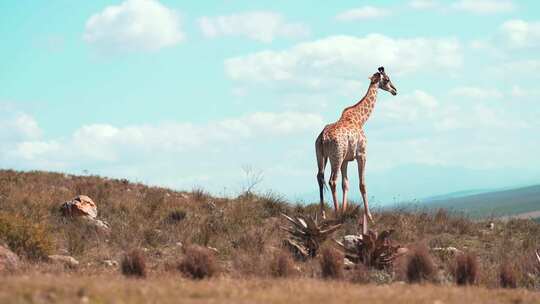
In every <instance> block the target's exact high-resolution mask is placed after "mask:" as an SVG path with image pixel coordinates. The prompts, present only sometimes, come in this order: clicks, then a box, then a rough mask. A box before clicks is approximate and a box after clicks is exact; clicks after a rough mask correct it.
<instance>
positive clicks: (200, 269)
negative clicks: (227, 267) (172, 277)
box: [178, 246, 217, 280]
mask: <svg viewBox="0 0 540 304" xmlns="http://www.w3.org/2000/svg"><path fill="white" fill-rule="evenodd" d="M178 270H180V272H182V274H184V276H186V277H188V278H191V279H195V280H201V279H204V278H210V277H212V276H214V275H215V274H216V272H217V264H216V259H215V257H214V254H213V253H212V252H211V251H210V250H209V249H207V248H204V247H201V246H190V247H188V248H187V249H186V251H185V256H184V258H183V260H182V261H181V262H180V264H178Z"/></svg>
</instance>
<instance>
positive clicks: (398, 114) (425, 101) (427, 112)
mask: <svg viewBox="0 0 540 304" xmlns="http://www.w3.org/2000/svg"><path fill="white" fill-rule="evenodd" d="M377 107H378V109H377V118H380V120H381V121H386V122H393V123H410V122H413V121H415V120H418V119H422V120H424V119H428V118H430V117H431V116H433V114H434V113H435V111H436V109H437V108H438V107H439V102H438V101H437V99H436V98H435V97H434V96H432V95H430V94H428V93H426V92H424V91H420V90H415V91H413V92H412V93H411V94H406V95H403V96H402V95H398V96H397V97H395V98H393V100H389V101H388V102H385V103H382V104H380V105H378V106H377Z"/></svg>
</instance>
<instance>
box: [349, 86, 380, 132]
mask: <svg viewBox="0 0 540 304" xmlns="http://www.w3.org/2000/svg"><path fill="white" fill-rule="evenodd" d="M377 89H378V83H372V84H370V85H369V88H368V90H367V92H366V95H365V96H364V98H362V99H361V100H360V101H359V102H357V103H356V104H355V105H353V106H352V107H350V109H351V112H352V113H353V115H354V116H356V118H357V119H358V121H359V124H360V127H362V126H363V125H364V124H365V123H366V121H367V120H368V119H369V116H370V115H371V113H372V112H373V108H374V107H375V102H376V101H377Z"/></svg>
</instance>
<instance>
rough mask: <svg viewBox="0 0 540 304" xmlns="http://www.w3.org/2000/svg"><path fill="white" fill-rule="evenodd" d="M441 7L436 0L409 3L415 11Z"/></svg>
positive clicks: (414, 0) (416, 0)
mask: <svg viewBox="0 0 540 304" xmlns="http://www.w3.org/2000/svg"><path fill="white" fill-rule="evenodd" d="M439 5H440V4H439V2H438V1H435V0H413V1H410V2H409V6H410V7H412V8H414V9H432V8H436V7H438V6H439Z"/></svg>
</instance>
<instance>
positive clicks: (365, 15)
mask: <svg viewBox="0 0 540 304" xmlns="http://www.w3.org/2000/svg"><path fill="white" fill-rule="evenodd" d="M391 14H392V13H391V11H390V10H389V9H385V8H380V7H375V6H369V5H366V6H363V7H359V8H354V9H350V10H347V11H345V12H342V13H340V14H339V15H337V16H336V19H337V20H340V21H354V20H367V19H375V18H381V17H387V16H390V15H391Z"/></svg>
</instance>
